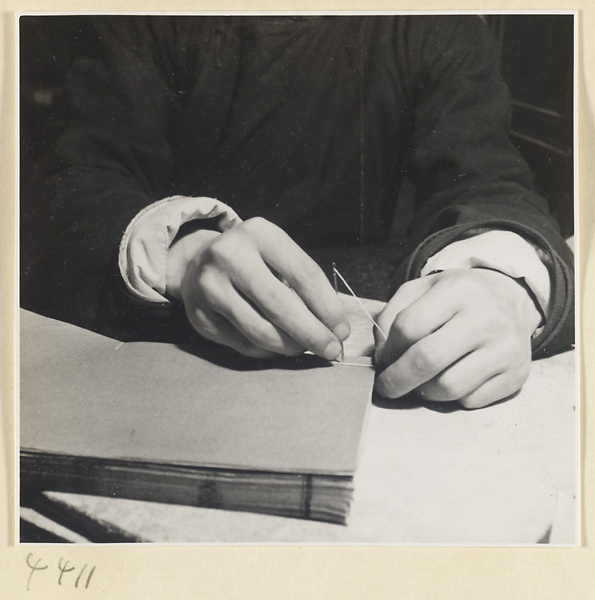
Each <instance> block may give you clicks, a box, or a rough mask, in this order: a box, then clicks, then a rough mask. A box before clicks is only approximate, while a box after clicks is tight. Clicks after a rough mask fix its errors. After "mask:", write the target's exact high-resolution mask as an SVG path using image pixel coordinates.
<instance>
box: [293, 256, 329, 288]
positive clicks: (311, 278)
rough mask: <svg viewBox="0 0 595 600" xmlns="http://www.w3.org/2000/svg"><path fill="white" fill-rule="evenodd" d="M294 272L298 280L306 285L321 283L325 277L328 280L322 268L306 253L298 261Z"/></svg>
mask: <svg viewBox="0 0 595 600" xmlns="http://www.w3.org/2000/svg"><path fill="white" fill-rule="evenodd" d="M293 273H294V275H295V277H296V279H297V280H298V281H302V282H303V283H304V284H306V285H311V284H317V283H320V282H322V280H323V279H324V280H325V281H326V277H324V274H323V272H322V270H321V268H320V267H319V266H318V265H317V264H316V263H315V262H314V261H313V260H312V259H311V258H310V257H309V256H308V255H306V254H305V255H304V256H302V257H300V258H299V259H298V260H297V261H296V263H295V265H294V268H293Z"/></svg>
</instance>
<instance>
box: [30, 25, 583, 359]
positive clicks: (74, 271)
mask: <svg viewBox="0 0 595 600" xmlns="http://www.w3.org/2000/svg"><path fill="white" fill-rule="evenodd" d="M96 21H97V23H96V24H97V27H98V31H99V35H100V38H101V48H100V49H99V56H100V58H99V59H97V60H84V61H80V62H79V63H78V64H77V65H76V68H75V70H74V72H73V74H72V81H71V93H72V101H73V103H74V106H75V109H76V116H75V118H74V119H73V123H72V126H71V127H69V128H68V129H67V130H66V132H65V133H64V135H63V136H62V137H61V139H60V140H59V141H58V143H57V144H55V145H54V146H53V147H52V148H51V151H50V152H49V153H48V154H47V155H46V156H45V157H44V159H43V160H42V162H41V163H40V164H39V166H38V168H37V170H36V173H35V176H34V179H33V182H32V185H31V187H30V188H28V189H29V192H28V194H29V195H28V196H27V202H28V203H30V206H31V207H32V208H31V219H30V220H28V222H27V223H25V225H24V229H23V238H22V240H23V250H22V256H23V261H22V265H21V267H22V288H21V290H22V291H21V293H22V304H23V305H24V306H25V307H28V308H32V309H34V310H37V311H38V312H42V313H44V314H48V315H50V316H54V317H57V318H61V319H64V320H68V321H71V322H74V323H76V324H79V325H82V326H84V327H88V328H90V329H94V330H98V331H103V332H107V333H110V334H112V335H119V336H120V337H123V338H126V339H128V338H136V337H138V336H139V335H141V332H142V331H143V329H146V328H147V327H148V325H147V324H148V323H150V322H151V320H152V319H153V316H151V311H150V310H149V309H148V308H147V307H143V306H141V305H140V304H138V303H135V302H134V301H132V300H130V299H127V298H126V293H125V292H123V291H122V286H121V283H120V277H119V275H118V272H117V269H116V259H115V256H116V251H117V247H118V244H119V241H120V238H121V236H122V233H123V231H124V229H125V228H126V226H127V224H128V223H129V221H130V220H131V219H132V218H133V216H134V215H135V214H136V213H137V212H138V211H139V210H140V209H141V208H143V207H144V206H146V205H147V204H149V203H151V202H154V201H155V200H158V199H161V198H163V197H166V196H171V195H174V194H183V195H196V196H212V197H216V198H218V199H219V200H222V201H223V202H226V203H228V204H229V205H231V206H232V207H233V208H234V209H236V211H237V212H238V213H239V214H240V216H241V217H242V218H244V219H246V218H249V217H252V216H255V215H261V216H265V217H266V218H268V219H270V220H271V221H273V222H275V223H277V224H278V225H279V226H281V227H282V228H283V229H285V230H286V231H287V232H288V233H289V234H290V235H291V236H292V237H293V238H294V239H295V240H296V241H297V242H298V243H299V244H301V245H302V246H304V247H308V248H309V247H316V246H320V245H330V246H333V245H334V246H341V245H350V244H363V245H369V244H385V243H386V242H387V239H388V235H389V231H390V228H391V224H392V223H393V219H394V218H395V217H394V211H395V206H396V198H397V195H398V191H399V186H400V184H401V182H402V181H403V179H404V178H405V177H407V179H408V180H410V181H411V182H412V183H413V184H414V186H415V203H416V204H415V218H414V221H413V223H412V225H411V227H410V229H409V232H410V236H409V244H408V246H406V250H405V252H404V253H403V262H402V264H401V266H400V268H399V270H398V272H397V275H396V281H395V285H398V284H399V283H401V282H403V281H406V280H408V279H412V278H415V277H417V276H418V274H419V270H420V269H421V268H422V266H423V265H424V263H425V261H426V260H427V258H428V257H429V256H431V255H432V254H434V253H435V252H436V251H438V250H439V249H440V248H442V247H444V246H445V245H447V244H449V243H450V242H452V241H454V240H456V239H460V238H461V237H465V236H466V235H469V234H470V233H472V232H474V231H477V230H479V229H482V228H501V229H508V230H511V231H514V232H517V233H519V234H520V235H522V236H523V237H525V238H526V239H527V240H529V241H530V242H531V243H533V244H534V245H536V246H538V247H539V248H541V249H543V251H544V252H545V254H546V255H547V257H548V258H547V259H546V263H547V265H548V268H549V271H550V277H551V281H552V290H553V291H552V303H551V306H550V310H549V317H548V321H547V326H546V327H545V329H544V331H543V332H542V333H541V334H540V335H539V337H538V338H537V339H536V340H534V351H535V353H536V354H540V353H551V352H554V351H556V350H558V349H560V348H563V347H565V346H567V345H568V344H570V343H571V342H572V340H573V318H574V316H573V315H574V311H573V257H572V254H571V252H570V251H569V250H568V248H567V247H566V245H565V243H564V241H563V240H562V239H561V237H560V235H559V233H558V228H557V226H556V224H555V222H554V221H553V219H552V218H551V217H550V216H549V214H548V211H547V205H546V202H545V201H544V200H543V199H542V198H540V197H539V196H537V195H536V194H535V193H534V192H533V191H532V187H531V177H530V173H529V171H528V169H527V167H526V165H525V163H524V162H523V161H522V159H521V158H520V156H519V155H518V153H517V152H516V150H515V149H514V148H513V147H512V145H511V143H510V141H509V139H508V135H507V130H508V125H509V117H510V114H509V113H510V100H509V95H508V91H507V88H506V86H505V84H504V83H503V82H502V80H501V78H500V75H499V64H498V63H499V54H498V48H497V44H496V42H495V41H494V40H493V39H492V38H491V37H490V36H489V34H488V32H487V30H486V28H485V26H484V25H483V23H482V22H481V20H480V19H479V18H478V17H476V16H408V17H405V16H394V17H392V16H381V17H376V16H370V17H361V16H341V17H301V18H300V17H298V18H291V17H106V18H102V19H99V18H97V20H96ZM397 218H398V216H397ZM154 312H155V311H153V313H154ZM157 312H158V311H157ZM174 312H175V311H174Z"/></svg>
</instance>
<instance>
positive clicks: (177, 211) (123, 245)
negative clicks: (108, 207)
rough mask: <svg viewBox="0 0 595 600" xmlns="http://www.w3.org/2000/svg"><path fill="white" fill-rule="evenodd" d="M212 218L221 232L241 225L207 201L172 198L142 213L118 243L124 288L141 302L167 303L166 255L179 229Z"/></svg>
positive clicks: (217, 203) (225, 210)
mask: <svg viewBox="0 0 595 600" xmlns="http://www.w3.org/2000/svg"><path fill="white" fill-rule="evenodd" d="M215 217H220V219H219V222H218V225H219V227H220V229H221V231H226V230H227V229H230V228H231V227H233V226H234V225H235V224H236V223H239V222H241V219H240V217H238V215H237V214H236V213H235V211H234V210H233V209H232V208H230V207H229V206H227V204H224V203H223V202H220V201H219V200H215V199H214V198H206V197H202V198H192V197H189V196H171V197H170V198H164V199H163V200H159V201H158V202H155V203H153V204H150V205H149V206H147V207H146V208H144V209H143V210H141V211H140V212H139V213H138V214H137V215H136V216H135V217H134V219H132V221H131V222H130V224H129V225H128V227H127V228H126V231H125V232H124V236H123V237H122V241H121V242H120V250H119V255H118V265H119V267H120V273H121V275H122V278H123V279H124V282H125V283H126V287H127V288H128V289H129V290H130V291H131V292H132V293H133V294H134V295H135V296H137V297H138V298H140V299H142V300H147V301H149V302H167V298H166V297H165V295H164V294H165V289H166V268H167V252H168V250H169V247H170V245H171V243H172V242H173V240H174V238H175V237H176V235H177V233H178V231H179V229H180V227H181V226H182V225H183V224H184V223H187V222H189V221H194V220H196V219H212V218H215Z"/></svg>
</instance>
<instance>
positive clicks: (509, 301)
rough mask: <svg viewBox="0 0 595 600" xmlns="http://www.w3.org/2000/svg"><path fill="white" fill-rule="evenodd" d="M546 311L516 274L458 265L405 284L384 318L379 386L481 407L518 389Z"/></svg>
mask: <svg viewBox="0 0 595 600" xmlns="http://www.w3.org/2000/svg"><path fill="white" fill-rule="evenodd" d="M540 319H541V316H540V314H539V312H538V310H537V309H536V307H535V305H534V303H533V300H532V299H531V297H530V296H529V294H528V293H527V292H526V291H525V289H524V288H523V287H522V286H521V285H519V284H518V283H517V282H516V281H515V280H514V279H512V278H510V277H508V276H507V275H503V274H502V273H499V272H497V271H491V270H487V269H451V270H447V271H443V272H441V273H437V274H434V275H429V276H427V277H423V278H420V279H416V280H413V281H409V282H407V283H405V284H404V285H403V286H401V288H400V289H399V290H398V291H397V293H396V294H395V295H394V296H393V298H392V299H391V301H390V302H389V303H388V304H387V306H386V308H385V309H384V311H383V312H382V313H381V314H380V316H379V317H378V324H379V326H380V328H381V329H382V331H384V332H385V333H386V334H387V336H388V340H386V341H385V340H384V338H383V337H380V336H379V335H378V334H376V362H377V365H378V367H379V369H380V370H381V372H380V375H379V376H378V379H377V381H376V391H377V392H379V393H380V394H382V395H383V396H386V397H389V398H398V397H400V396H403V395H404V394H407V393H408V392H411V391H412V390H415V392H416V393H417V394H418V395H419V396H420V397H421V398H424V399H426V400H434V401H449V400H458V401H459V402H460V403H461V404H462V405H463V406H464V407H466V408H480V407H482V406H486V405H488V404H491V403H492V402H496V401H497V400H501V399H503V398H506V397H508V396H510V395H511V394H513V393H515V392H516V391H518V390H519V389H520V388H521V386H522V385H523V383H524V382H525V380H526V379H527V377H528V376H529V371H530V368H531V335H532V334H533V332H534V331H535V329H536V328H537V327H538V326H539V323H540Z"/></svg>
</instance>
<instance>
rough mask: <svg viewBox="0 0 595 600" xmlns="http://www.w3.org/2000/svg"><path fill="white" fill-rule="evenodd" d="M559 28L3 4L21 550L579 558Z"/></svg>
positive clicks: (570, 115) (568, 23) (566, 32)
mask: <svg viewBox="0 0 595 600" xmlns="http://www.w3.org/2000/svg"><path fill="white" fill-rule="evenodd" d="M576 19H577V13H576V11H558V12H548V13H544V12H540V11H533V12H509V13H494V12H487V13H485V14H480V13H473V12H465V13H454V12H451V13H437V12H433V13H419V12H417V13H363V12H362V13H337V12H335V13H328V14H326V13H324V14H323V13H307V12H292V13H283V14H281V13H268V14H266V13H245V14H186V13H160V14H131V13H130V14H127V13H122V14H99V13H96V14H86V13H85V14H83V13H68V14H67V13H62V14H49V13H22V14H20V16H19V17H18V25H17V27H18V32H17V33H18V36H17V55H18V56H17V76H18V98H19V99H18V102H19V106H18V107H17V108H18V136H19V144H18V149H17V155H18V175H17V176H18V189H19V208H18V211H19V215H18V219H19V234H18V235H19V238H18V248H19V263H18V272H19V279H20V281H19V290H18V299H19V304H20V306H19V309H18V311H17V317H18V338H19V354H18V363H19V366H18V369H19V370H18V377H19V385H18V388H19V389H18V394H17V400H16V410H15V412H16V415H17V444H16V455H17V461H18V465H17V467H16V469H17V474H18V489H17V490H16V495H17V498H16V502H17V504H16V506H17V507H18V508H17V512H18V528H19V531H18V541H19V543H20V544H34V543H35V544H61V543H64V544H67V543H68V544H79V545H86V544H160V545H163V544H172V545H273V546H275V545H346V546H347V545H349V546H353V545H371V546H384V545H394V546H416V545H420V546H508V547H510V546H538V545H540V546H541V545H549V546H577V545H578V544H579V543H580V506H579V498H580V470H579V454H580V452H579V450H580V447H579V443H580V438H579V417H580V403H579V396H578V392H579V389H578V387H579V386H578V381H577V361H578V358H577V355H578V351H577V350H576V349H575V343H577V342H578V339H577V336H576V335H575V332H576V327H575V288H576V283H575V254H574V251H575V248H578V243H577V240H576V238H575V225H576V215H575V205H576V200H575V198H576V193H577V190H576V187H577V186H576V177H575V174H576V160H577V156H576V155H577V152H576V148H577V145H576V133H575V132H576V113H575V107H576V101H577V91H576V80H577V77H576V68H577V67H576V65H577V57H576V31H577V22H576ZM87 576H88V575H87Z"/></svg>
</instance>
